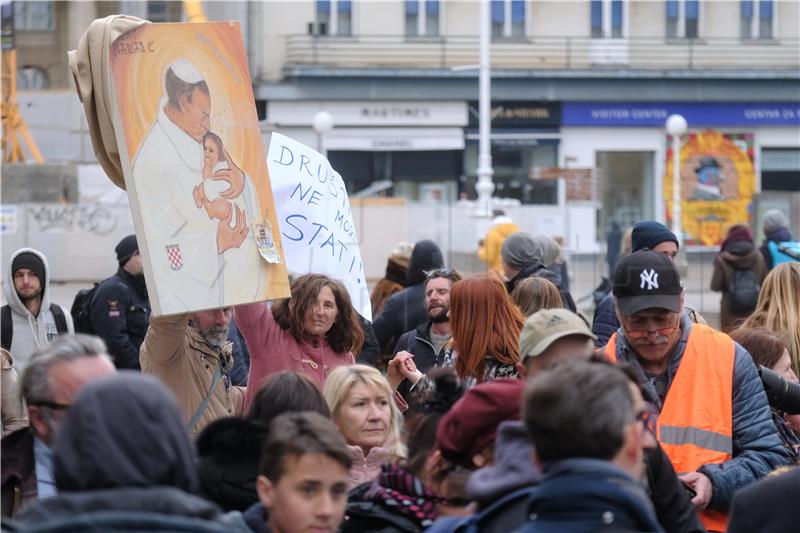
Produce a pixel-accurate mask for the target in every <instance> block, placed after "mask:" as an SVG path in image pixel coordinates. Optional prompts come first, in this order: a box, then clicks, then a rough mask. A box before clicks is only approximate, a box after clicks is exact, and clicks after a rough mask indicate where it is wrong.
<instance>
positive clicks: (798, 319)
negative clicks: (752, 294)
mask: <svg viewBox="0 0 800 533" xmlns="http://www.w3.org/2000/svg"><path fill="white" fill-rule="evenodd" d="M742 327H743V328H765V329H768V330H769V331H772V332H775V333H778V334H780V335H782V336H783V338H784V340H785V341H786V347H787V348H788V349H789V356H790V357H791V358H792V370H794V373H795V375H800V263H783V264H780V265H778V266H776V267H775V268H774V269H772V270H771V271H770V273H769V274H768V275H767V277H766V278H765V279H764V283H763V284H762V285H761V293H760V294H759V295H758V304H756V309H755V311H753V314H751V315H750V316H749V317H747V319H746V320H745V321H744V322H743V323H742Z"/></svg>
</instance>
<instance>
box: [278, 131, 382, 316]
mask: <svg viewBox="0 0 800 533" xmlns="http://www.w3.org/2000/svg"><path fill="white" fill-rule="evenodd" d="M267 164H268V167H269V176H270V181H271V182H272V193H273V195H274V197H275V209H276V211H277V215H278V225H279V226H280V234H281V241H282V243H283V251H284V253H285V256H286V266H287V268H288V270H289V272H292V273H295V274H306V273H309V272H314V273H320V274H326V275H328V276H330V277H332V278H334V279H337V280H339V281H341V282H342V283H343V284H344V286H345V287H347V291H348V292H349V294H350V298H351V300H352V301H353V306H354V307H355V309H356V311H358V312H359V313H360V314H361V316H363V317H364V318H366V319H367V320H372V307H371V304H370V300H369V290H368V288H367V280H366V277H365V275H364V264H363V262H362V261H361V251H360V249H359V240H358V235H357V233H356V228H355V225H354V224H353V215H352V213H351V212H350V199H349V198H348V196H347V189H346V188H345V184H344V181H343V180H342V177H341V176H340V175H339V173H338V172H336V171H335V170H334V169H333V168H332V167H331V164H330V163H329V162H328V160H327V159H326V158H325V157H323V156H322V154H320V153H319V152H317V151H315V150H313V149H311V148H309V147H308V146H305V145H304V144H300V143H299V142H297V141H294V140H292V139H290V138H289V137H286V136H285V135H281V134H279V133H273V134H272V139H271V141H270V144H269V154H268V156H267Z"/></svg>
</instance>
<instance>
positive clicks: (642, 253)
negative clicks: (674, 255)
mask: <svg viewBox="0 0 800 533" xmlns="http://www.w3.org/2000/svg"><path fill="white" fill-rule="evenodd" d="M682 292H683V287H682V286H681V276H680V273H679V272H678V268H677V267H676V266H675V263H674V262H673V261H672V260H671V259H670V258H669V257H667V256H666V255H664V254H660V253H657V252H653V251H651V250H639V251H638V252H633V253H632V254H630V255H628V256H626V257H625V258H624V259H622V261H620V263H619V265H618V266H617V270H616V271H615V272H614V289H613V293H614V298H615V299H616V301H617V304H618V305H619V308H620V310H621V311H622V312H623V313H624V314H625V315H632V314H633V313H637V312H639V311H641V310H643V309H654V308H655V309H666V310H668V311H672V312H673V313H679V312H680V311H681V293H682Z"/></svg>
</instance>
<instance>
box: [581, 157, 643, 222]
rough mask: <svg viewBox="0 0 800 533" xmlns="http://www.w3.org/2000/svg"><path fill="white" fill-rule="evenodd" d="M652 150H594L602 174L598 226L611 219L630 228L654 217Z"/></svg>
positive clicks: (597, 165)
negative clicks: (601, 207)
mask: <svg viewBox="0 0 800 533" xmlns="http://www.w3.org/2000/svg"><path fill="white" fill-rule="evenodd" d="M654 159H655V154H654V153H653V152H616V151H615V152H597V153H596V164H595V166H596V167H597V168H599V169H600V170H601V172H602V176H603V209H602V211H601V213H600V216H601V218H602V220H601V221H600V224H601V227H604V228H610V227H611V222H617V223H618V224H619V225H620V226H622V227H629V226H632V225H633V224H635V223H636V222H639V221H641V220H653V219H654V216H655V206H654V205H653V183H654V181H655V180H654V175H653V161H654Z"/></svg>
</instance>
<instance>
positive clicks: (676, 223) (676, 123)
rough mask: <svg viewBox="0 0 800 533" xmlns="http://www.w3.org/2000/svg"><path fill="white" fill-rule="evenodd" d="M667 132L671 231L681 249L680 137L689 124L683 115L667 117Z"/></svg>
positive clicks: (684, 133)
mask: <svg viewBox="0 0 800 533" xmlns="http://www.w3.org/2000/svg"><path fill="white" fill-rule="evenodd" d="M666 128H667V134H669V135H671V136H672V232H673V233H674V234H675V236H676V237H677V238H678V249H679V250H683V228H682V227H681V137H683V136H684V135H686V132H687V131H688V129H689V126H688V125H687V124H686V119H685V118H683V115H670V116H668V117H667V123H666Z"/></svg>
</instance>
